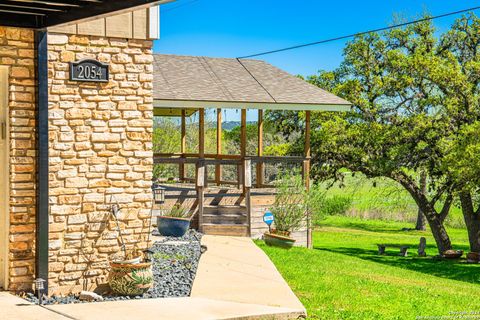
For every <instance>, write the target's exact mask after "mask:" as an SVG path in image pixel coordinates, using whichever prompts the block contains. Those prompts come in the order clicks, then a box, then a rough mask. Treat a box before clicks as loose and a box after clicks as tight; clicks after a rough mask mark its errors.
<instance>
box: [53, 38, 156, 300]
mask: <svg viewBox="0 0 480 320" xmlns="http://www.w3.org/2000/svg"><path fill="white" fill-rule="evenodd" d="M48 37H49V38H48V50H49V53H48V60H49V144H50V154H49V158H50V163H49V170H50V177H49V187H50V191H49V196H50V198H49V199H50V224H49V226H50V232H49V285H50V289H51V293H66V292H70V291H79V290H82V289H92V288H94V287H96V286H97V285H100V284H102V283H104V282H105V280H106V275H107V269H108V259H109V258H112V256H113V255H115V254H118V253H119V252H120V251H121V250H120V242H119V240H118V239H119V235H118V234H117V231H116V228H115V223H114V221H113V220H112V217H111V216H110V213H111V206H112V204H113V203H115V202H117V201H118V203H119V204H120V208H121V211H120V214H119V219H120V221H121V222H120V224H121V228H122V233H123V237H124V239H125V242H126V243H127V246H128V247H129V248H133V247H135V248H137V249H145V248H146V246H147V244H146V239H147V234H148V232H149V229H148V228H149V224H148V217H149V214H150V208H151V202H152V194H151V179H152V165H153V159H152V156H153V154H152V118H153V105H152V79H153V75H152V72H153V66H152V60H153V58H152V42H151V41H145V40H127V39H117V38H103V37H92V36H78V35H71V36H67V35H62V34H49V36H48ZM85 58H91V59H97V60H99V61H101V62H104V63H108V64H110V81H109V82H108V83H88V82H72V81H69V80H68V73H69V65H68V63H69V62H71V61H76V60H81V59H85Z"/></svg>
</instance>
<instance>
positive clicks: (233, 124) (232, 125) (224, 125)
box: [222, 121, 257, 131]
mask: <svg viewBox="0 0 480 320" xmlns="http://www.w3.org/2000/svg"><path fill="white" fill-rule="evenodd" d="M255 123H257V122H256V121H247V124H255ZM238 126H240V121H224V122H222V129H223V130H227V131H230V130H232V129H233V128H235V127H238Z"/></svg>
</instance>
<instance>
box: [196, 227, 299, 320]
mask: <svg viewBox="0 0 480 320" xmlns="http://www.w3.org/2000/svg"><path fill="white" fill-rule="evenodd" d="M202 243H203V244H204V245H206V246H207V248H208V249H207V252H206V253H204V254H203V255H202V258H201V260H200V265H199V267H198V270H197V275H196V277H195V281H194V283H193V288H192V295H191V296H192V297H203V298H211V299H217V300H227V301H234V302H242V303H254V304H260V305H266V306H273V307H283V308H290V309H293V310H296V311H298V312H305V308H304V307H303V305H302V303H301V302H300V301H299V300H298V298H297V297H296V296H295V294H294V293H293V292H292V290H291V289H290V287H289V286H288V284H287V283H286V282H285V280H284V279H283V278H282V276H281V275H280V273H279V272H278V270H277V268H276V267H275V265H274V264H273V263H272V262H271V261H270V259H269V258H268V257H267V256H266V254H265V253H264V252H263V251H262V250H261V249H260V248H259V247H257V246H256V245H255V244H254V243H253V241H252V240H251V239H249V238H242V237H222V236H208V235H206V236H204V237H203V238H202Z"/></svg>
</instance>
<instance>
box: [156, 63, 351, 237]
mask: <svg viewBox="0 0 480 320" xmlns="http://www.w3.org/2000/svg"><path fill="white" fill-rule="evenodd" d="M206 109H214V110H215V113H216V141H215V143H216V152H215V153H206V152H205V110H206ZM222 109H240V110H241V121H240V152H239V154H234V155H232V154H223V153H222ZM247 109H256V110H258V136H257V152H256V154H247V131H246V127H247ZM349 109H350V103H349V102H347V101H345V100H343V99H341V98H339V97H337V96H335V95H333V94H331V93H329V92H327V91H325V90H322V89H320V88H318V87H316V86H313V85H311V84H309V83H307V82H306V81H304V80H302V79H300V78H298V77H295V76H293V75H290V74H288V73H287V72H285V71H283V70H280V69H278V68H276V67H274V66H272V65H270V64H268V63H266V62H264V61H260V60H244V59H224V58H209V57H193V56H175V55H154V115H155V116H160V117H162V116H165V117H166V116H168V117H179V118H180V130H181V143H180V152H179V153H155V154H154V163H155V164H176V165H178V177H177V178H176V179H174V181H176V182H178V183H177V184H171V183H169V184H164V186H165V188H166V189H167V192H166V197H167V198H170V199H171V200H172V201H171V202H170V203H172V204H173V203H182V204H183V203H185V202H188V198H190V199H194V201H193V202H192V204H191V205H192V208H194V210H196V220H197V221H198V229H199V230H201V231H203V232H205V233H212V234H227V235H231V234H232V233H231V232H229V228H230V231H231V230H232V228H237V229H238V228H240V226H239V225H243V227H244V228H243V229H241V230H240V232H239V233H238V234H235V235H245V236H255V237H256V236H258V235H259V234H262V233H263V231H262V230H263V228H264V226H263V224H262V223H261V216H262V215H263V213H264V212H265V211H266V210H267V209H268V206H269V205H271V204H272V203H273V201H274V195H275V190H274V189H273V185H271V184H269V183H267V182H266V181H265V179H264V177H265V166H266V165H267V164H275V163H290V164H293V165H296V166H299V167H300V168H301V172H302V176H303V180H304V183H305V187H306V188H307V189H308V188H309V186H310V179H309V173H310V158H311V154H310V130H311V128H310V117H311V112H312V111H348V110H349ZM266 110H288V111H298V112H302V111H303V112H305V132H304V134H305V147H304V153H303V155H301V156H281V157H280V156H265V155H264V153H263V150H264V143H263V127H264V112H265V111H266ZM197 113H198V142H199V143H198V150H197V152H194V153H188V152H187V150H186V132H187V130H186V119H187V117H189V116H191V115H193V114H197ZM187 165H194V166H195V176H194V177H188V176H187V175H186V170H185V167H186V166H187ZM223 166H235V167H236V170H237V175H236V179H234V181H232V180H226V179H224V178H223V177H222V167H223ZM209 167H211V168H214V172H215V174H214V176H213V175H210V177H209V175H208V171H209V169H208V168H209ZM212 184H213V185H214V186H212ZM226 199H230V200H226ZM233 205H236V206H237V210H233V211H235V212H239V211H240V213H241V216H244V218H245V219H244V220H243V221H242V219H237V221H236V222H235V223H227V222H226V221H225V220H222V219H221V218H219V216H220V217H221V216H222V212H225V213H228V212H231V211H232V208H231V207H228V206H233ZM212 206H217V208H216V209H215V208H212ZM218 206H222V207H221V208H219V207H218ZM240 208H244V209H245V210H244V212H242V211H241V210H238V209H240ZM212 210H213V211H215V214H216V216H215V221H212V217H211V213H212V212H211V211H212ZM206 211H208V212H206ZM308 224H309V221H307V228H306V230H309V225H308ZM219 225H220V226H219ZM215 229H216V230H215ZM254 229H255V230H254ZM305 244H306V245H307V246H310V245H311V241H310V236H309V235H308V236H307V239H306V243H305Z"/></svg>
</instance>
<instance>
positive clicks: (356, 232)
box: [258, 216, 480, 319]
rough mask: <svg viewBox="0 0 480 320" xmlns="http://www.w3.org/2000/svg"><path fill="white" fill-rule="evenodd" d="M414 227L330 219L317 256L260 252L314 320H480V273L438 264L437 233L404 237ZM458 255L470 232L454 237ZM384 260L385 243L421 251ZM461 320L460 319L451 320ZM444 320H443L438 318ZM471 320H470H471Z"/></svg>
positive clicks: (317, 241) (393, 252)
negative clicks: (422, 248)
mask: <svg viewBox="0 0 480 320" xmlns="http://www.w3.org/2000/svg"><path fill="white" fill-rule="evenodd" d="M404 227H410V225H409V224H408V223H407V224H405V223H399V222H386V221H378V220H360V219H355V218H347V217H337V216H334V217H329V218H328V219H327V220H325V221H324V223H323V225H322V227H321V228H319V229H318V230H317V231H315V232H314V249H313V250H308V249H305V248H293V249H291V250H289V251H286V250H282V249H277V248H272V247H267V246H265V245H264V244H263V243H261V242H258V245H259V246H260V247H261V248H262V249H263V250H264V251H265V252H266V253H267V254H268V256H269V257H270V258H271V259H272V261H273V262H274V263H275V265H276V266H277V268H278V269H279V271H280V272H281V273H282V275H283V276H284V278H285V279H286V280H287V282H288V283H289V285H290V286H291V288H292V289H293V291H294V292H295V293H296V294H297V296H298V297H299V298H300V300H301V301H302V303H303V304H304V305H305V307H306V308H307V311H308V314H309V319H416V317H417V316H455V315H458V313H457V312H473V313H474V314H473V315H474V316H476V319H478V318H479V317H480V299H479V297H480V272H479V271H480V265H471V264H466V263H464V262H456V261H444V260H436V259H434V258H433V257H432V256H434V255H435V254H437V251H436V248H435V246H434V241H433V238H432V237H431V236H430V233H429V232H428V231H427V232H418V231H401V230H402V228H404ZM449 234H450V236H451V238H452V239H453V245H454V248H456V249H463V250H467V251H468V245H467V244H468V240H467V234H466V232H465V231H464V230H460V229H450V230H449ZM421 236H424V237H426V238H427V246H428V247H427V254H428V255H429V257H427V258H421V257H418V256H417V255H416V249H415V248H412V249H410V253H409V257H407V258H404V257H399V256H397V254H398V249H387V255H386V256H378V255H377V246H376V244H377V243H397V244H410V245H412V246H417V245H418V241H419V238H420V237H421ZM451 318H454V317H451ZM438 319H439V318H438ZM463 319H467V318H466V317H464V318H463Z"/></svg>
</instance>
